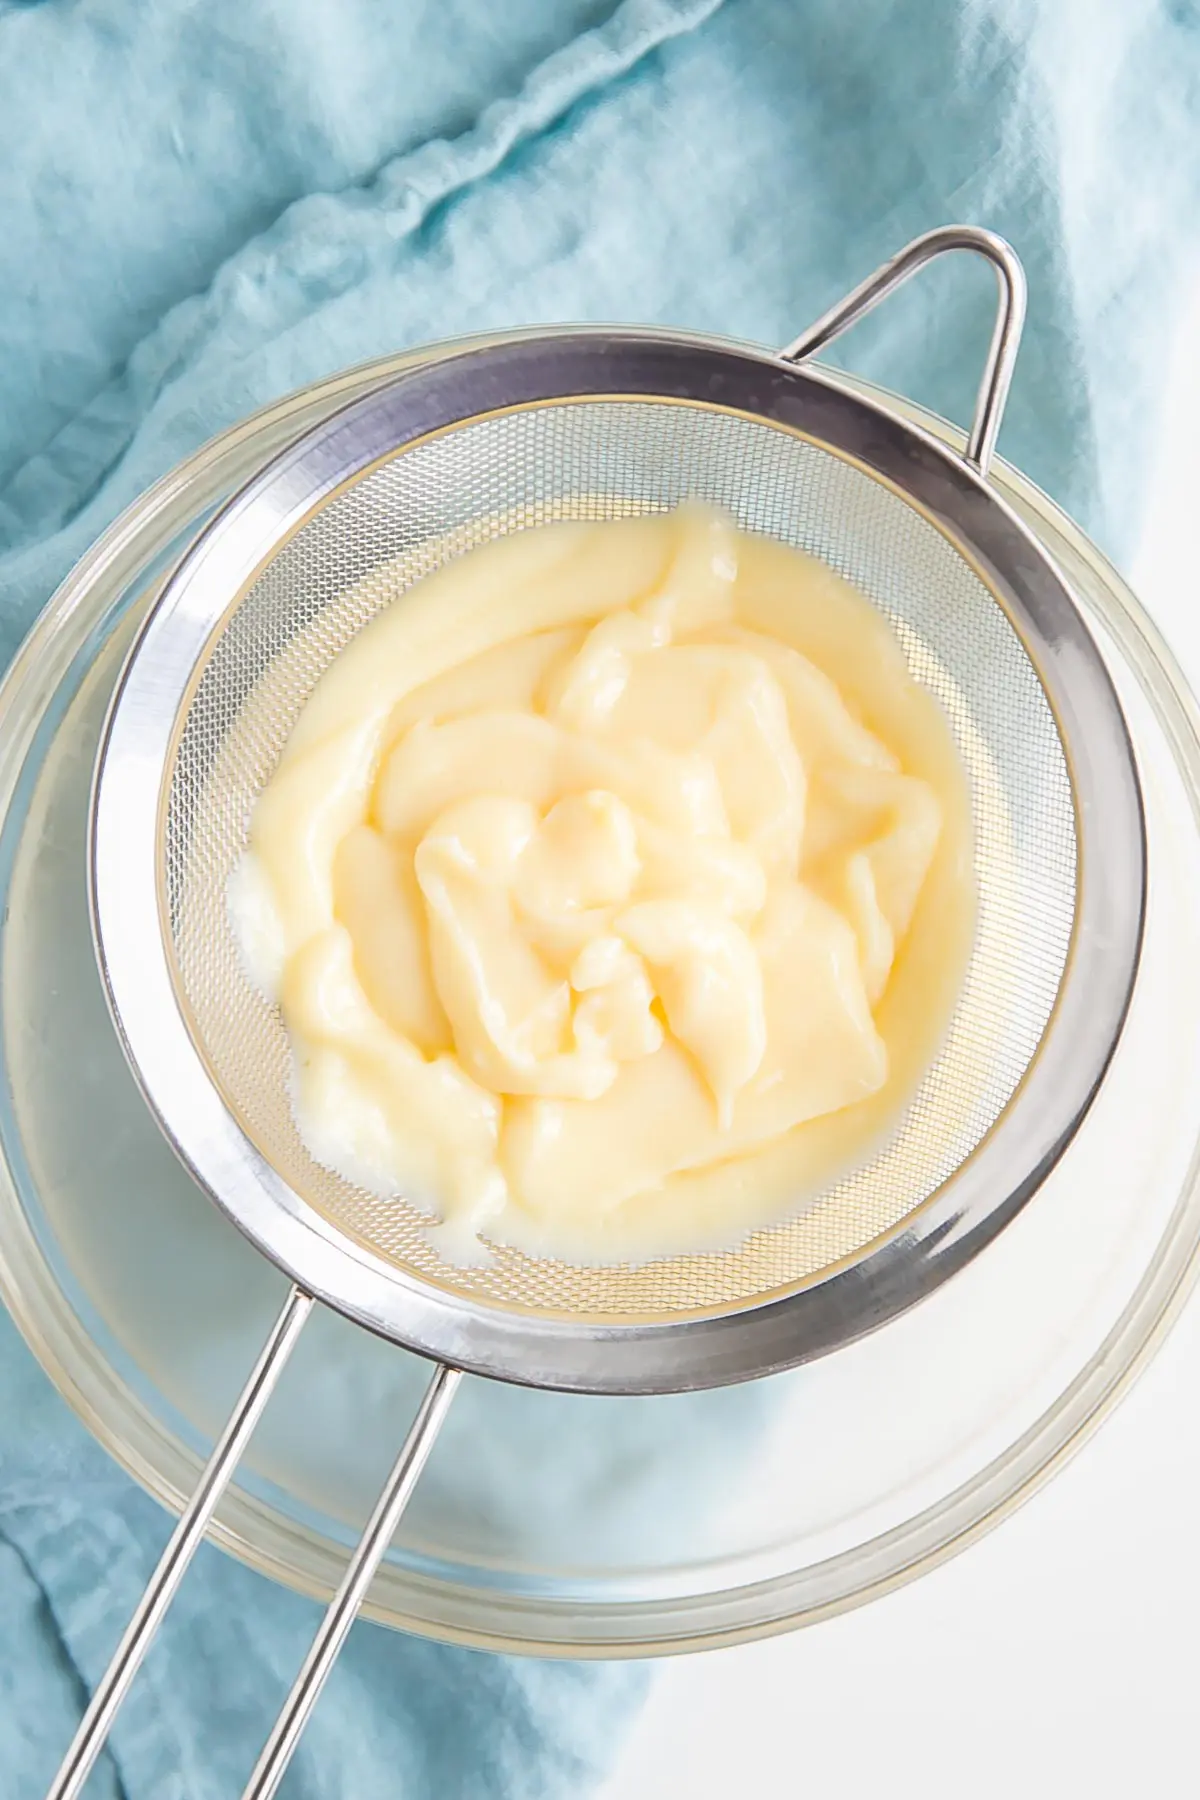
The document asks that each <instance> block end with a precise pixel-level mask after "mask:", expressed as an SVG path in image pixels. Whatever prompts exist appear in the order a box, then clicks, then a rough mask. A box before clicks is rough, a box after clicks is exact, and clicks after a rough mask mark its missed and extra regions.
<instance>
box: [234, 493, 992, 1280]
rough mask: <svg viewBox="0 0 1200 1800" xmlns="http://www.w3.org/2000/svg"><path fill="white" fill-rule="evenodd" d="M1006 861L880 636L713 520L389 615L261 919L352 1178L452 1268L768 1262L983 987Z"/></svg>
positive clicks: (533, 568) (285, 826)
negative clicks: (520, 1248) (964, 991)
mask: <svg viewBox="0 0 1200 1800" xmlns="http://www.w3.org/2000/svg"><path fill="white" fill-rule="evenodd" d="M805 652H809V654H805ZM810 655H811V657H812V660H810ZM819 665H823V666H819ZM968 850H969V834H968V829H967V809H966V797H965V784H964V781H963V777H962V772H961V770H960V768H959V765H958V762H957V759H956V757H955V754H954V750H953V745H952V743H951V740H950V735H949V731H948V728H947V726H946V723H945V721H944V719H943V718H942V715H941V714H940V712H939V710H938V708H937V706H936V704H935V703H934V702H933V701H932V699H931V698H930V697H929V695H928V694H926V693H925V692H924V690H922V689H920V688H919V687H918V686H917V685H916V684H915V683H914V682H913V680H912V678H911V677H910V676H909V674H908V671H907V667H906V665H905V663H904V659H903V656H902V654H901V652H900V649H899V646H898V644H897V643H896V641H895V639H894V638H893V637H892V635H891V633H890V631H889V630H888V628H887V626H886V625H885V623H884V622H883V620H882V619H881V618H880V616H879V615H878V614H877V613H876V612H875V610H874V609H873V608H872V607H870V606H869V604H868V603H867V602H866V601H864V600H863V599H862V598H861V596H859V595H857V594H855V593H854V592H853V590H851V589H849V588H848V587H847V586H846V585H845V584H844V583H842V582H840V581H839V580H838V579H837V578H836V577H835V576H833V575H832V574H831V573H830V572H829V571H828V570H827V569H825V568H824V567H823V566H822V565H819V564H817V563H815V562H813V561H811V560H810V559H807V558H805V557H803V556H801V555H800V554H799V553H798V552H794V551H791V550H787V549H784V548H782V547H781V546H779V545H777V544H774V543H771V542H769V541H767V540H764V539H758V538H754V537H750V536H747V535H744V534H741V533H739V532H738V531H737V530H736V529H735V528H734V526H733V525H732V523H731V522H730V521H728V520H727V519H726V518H725V517H724V516H723V515H721V514H718V513H713V512H709V511H705V510H701V509H698V508H687V509H683V510H682V511H681V512H680V513H678V514H676V515H674V516H672V517H670V518H649V519H635V520H628V521H622V522H620V523H607V524H602V525H587V524H563V525H555V526H551V527H545V528H542V529H540V530H536V531H526V532H521V533H517V534H515V535H513V536H510V537H506V538H501V539H498V540H497V541H496V542H494V543H492V544H490V545H487V546H486V547H484V548H482V549H479V550H476V551H473V552H471V553H470V554H468V555H465V556H463V557H460V558H459V559H457V560H455V561H453V562H451V563H449V564H448V565H447V566H446V567H445V568H444V569H442V570H440V571H439V572H438V573H437V574H436V575H433V576H431V577H429V578H427V579H426V580H425V581H423V582H421V583H420V584H419V585H418V586H417V587H415V588H414V589H412V590H411V591H410V592H409V593H408V594H407V595H405V596H404V598H403V599H402V600H401V601H400V602H398V603H397V604H395V605H394V606H392V607H390V608H389V609H388V610H387V611H385V612H384V613H382V614H381V615H379V616H378V617H377V618H376V619H375V620H374V621H373V622H372V623H371V624H370V625H369V626H368V627H366V629H365V630H363V631H362V632H361V633H360V634H359V636H358V637H357V638H355V639H354V641H353V642H352V643H351V644H350V645H349V646H348V647H347V649H346V650H344V651H343V652H342V654H341V656H340V657H338V659H337V660H336V661H335V663H334V664H333V665H332V666H331V667H330V668H329V670H328V671H327V673H326V675H325V676H324V678H323V679H322V681H321V682H320V683H319V684H318V686H317V688H316V689H315V691H314V693H313V694H312V696H311V698H310V700H309V701H308V703H307V705H306V707H305V709H304V711H303V713H302V714H301V716H300V719H299V721H298V723H297V725H296V728H295V730H294V732H293V734H292V737H291V739H290V741H289V743H288V745H287V748H286V750H285V752H284V755H283V757H282V759H281V761H280V764H279V767H278V769H277V771H276V773H275V775H274V777H273V778H272V780H271V782H270V783H269V785H268V786H267V788H266V789H265V790H264V792H263V794H262V796H261V797H260V800H259V802H258V805H257V807H256V809H255V812H254V817H253V821H252V826H251V848H250V851H249V853H248V855H247V857H246V859H245V860H244V862H243V864H242V865H241V867H240V868H239V870H238V871H237V874H236V876H235V879H234V882H233V884H232V886H231V907H232V911H233V914H234V918H235V921H236V923H237V926H238V929H239V933H240V937H241V941H242V943H243V947H244V949H245V953H246V957H247V962H248V965H249V966H250V967H251V968H252V970H253V971H254V972H255V974H256V977H257V979H258V980H259V981H260V983H261V984H262V985H263V986H264V987H265V988H266V989H267V990H268V991H269V992H271V993H272V994H273V995H274V996H275V997H276V998H277V999H278V1002H279V1004H280V1006H281V1008H282V1011H283V1016H284V1019H285V1022H286V1024H287V1026H288V1029H289V1031H290V1033H291V1036H292V1040H293V1044H294V1047H295V1051H296V1060H297V1118H298V1122H299V1124H300V1127H301V1130H302V1133H303V1135H304V1136H305V1139H306V1141H307V1142H308V1143H309V1145H310V1148H312V1150H313V1151H314V1153H315V1154H316V1155H317V1156H318V1157H319V1158H320V1160H322V1161H323V1162H325V1163H327V1164H328V1165H330V1166H333V1167H336V1168H338V1169H340V1170H342V1171H343V1172H344V1173H346V1174H348V1175H350V1176H352V1177H353V1178H355V1179H358V1180H361V1181H365V1182H367V1183H368V1184H369V1185H370V1186H372V1187H373V1188H375V1189H377V1190H379V1191H384V1192H396V1193H403V1194H405V1195H408V1196H409V1197H411V1198H413V1199H414V1200H416V1201H418V1202H419V1203H421V1204H423V1205H425V1206H426V1207H428V1208H429V1209H430V1210H431V1211H433V1212H435V1213H436V1214H437V1215H438V1217H439V1219H440V1220H441V1221H442V1223H441V1224H440V1225H439V1226H438V1227H437V1228H436V1229H437V1233H438V1241H439V1245H440V1247H441V1248H442V1249H443V1251H444V1252H445V1253H446V1254H448V1255H452V1256H456V1257H458V1258H460V1259H461V1258H464V1257H466V1258H470V1257H477V1256H479V1255H480V1254H485V1252H484V1251H483V1249H482V1247H481V1245H480V1241H479V1234H480V1233H481V1232H482V1233H484V1234H485V1236H487V1237H491V1238H493V1239H495V1240H497V1241H515V1242H518V1243H521V1244H522V1245H524V1246H525V1247H527V1248H530V1249H533V1250H536V1251H539V1252H545V1253H555V1252H558V1253H562V1254H569V1255H576V1256H578V1255H581V1254H582V1255H592V1256H596V1257H600V1258H602V1259H604V1260H610V1259H615V1258H620V1257H624V1256H627V1255H644V1254H647V1253H652V1252H653V1251H655V1250H658V1251H664V1250H675V1249H686V1248H699V1247H701V1246H704V1245H709V1244H711V1243H714V1242H731V1241H735V1240H736V1239H737V1237H738V1236H740V1235H741V1233H742V1232H744V1231H745V1230H746V1229H747V1228H749V1226H750V1225H752V1224H755V1223H759V1222H761V1221H762V1219H763V1218H765V1217H770V1216H772V1215H774V1216H778V1213H779V1211H780V1210H787V1202H788V1199H789V1198H790V1199H791V1200H792V1201H793V1203H794V1201H795V1199H796V1197H797V1195H798V1194H799V1193H800V1191H801V1190H802V1189H804V1188H805V1187H809V1188H810V1187H811V1185H812V1183H813V1181H814V1180H817V1179H819V1178H820V1177H821V1175H822V1174H823V1173H828V1172H829V1170H830V1169H831V1168H832V1167H833V1166H834V1164H835V1163H838V1162H844V1161H845V1159H846V1156H847V1155H848V1154H849V1153H851V1152H852V1151H853V1149H855V1148H857V1149H859V1150H860V1151H861V1149H862V1148H863V1147H864V1146H865V1144H866V1143H867V1141H868V1139H869V1138H870V1137H871V1136H872V1135H873V1134H877V1133H878V1130H879V1128H880V1126H881V1124H882V1123H884V1122H885V1120H886V1116H887V1114H888V1113H889V1112H890V1113H893V1114H894V1111H895V1109H896V1107H897V1106H898V1104H899V1103H900V1102H901V1101H902V1100H903V1098H904V1097H905V1096H906V1095H907V1093H908V1092H910V1091H911V1088H912V1085H913V1082H914V1080H915V1078H916V1076H917V1075H918V1074H919V1072H920V1069H921V1067H922V1066H923V1065H924V1063H925V1062H926V1061H927V1060H928V1058H929V1056H930V1055H931V1054H932V1051H933V1050H934V1048H935V1047H936V1042H937V1038H938V1034H939V1033H940V1031H941V1029H942V1028H943V1027H944V1024H945V1021H946V1018H947V1016H948V1011H949V1004H950V1001H951V1000H952V997H953V993H954V991H955V990H956V988H957V984H958V981H959V978H960V976H961V972H962V968H963V965H964V961H965V955H966V948H967V945H968V943H969V939H970V918H971V882H970V873H969V861H970V859H969V854H968ZM920 913H926V914H928V917H927V918H926V919H925V920H924V921H921V920H919V919H918V914H920ZM922 923H923V924H924V927H925V929H924V931H923V932H922V931H921V930H919V929H918V926H919V925H921V924H922ZM931 933H932V935H931ZM939 942H940V951H938V950H937V948H936V946H937V944H938V943H939ZM910 945H911V947H912V948H913V949H914V951H915V966H916V975H915V978H914V977H913V976H910V978H909V980H908V981H907V982H905V981H903V980H902V979H901V977H902V975H903V973H904V971H903V967H902V965H903V962H904V957H905V955H907V953H908V951H909V948H910ZM898 953H900V954H899V960H898ZM894 990H898V991H894ZM818 1121H820V1122H821V1125H820V1126H818V1125H817V1123H816V1122H818ZM831 1125H832V1129H831ZM806 1133H807V1134H808V1135H807V1139H806ZM759 1177H761V1179H759Z"/></svg>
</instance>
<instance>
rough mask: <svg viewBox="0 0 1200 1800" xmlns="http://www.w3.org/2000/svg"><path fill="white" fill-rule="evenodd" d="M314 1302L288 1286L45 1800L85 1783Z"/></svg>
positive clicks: (66, 1797) (68, 1799)
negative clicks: (269, 1332)
mask: <svg viewBox="0 0 1200 1800" xmlns="http://www.w3.org/2000/svg"><path fill="white" fill-rule="evenodd" d="M312 1307H313V1300H312V1297H311V1295H309V1294H306V1293H303V1292H302V1291H301V1289H299V1288H296V1287H293V1288H292V1289H291V1291H290V1293H289V1294H288V1297H287V1300H286V1301H285V1303H284V1306H283V1310H282V1311H281V1313H280V1314H279V1317H278V1319H277V1320H276V1321H275V1324H274V1327H273V1328H272V1331H271V1334H270V1336H269V1337H268V1339H267V1341H266V1343H265V1344H264V1345H263V1348H262V1351H261V1353H260V1355H259V1358H258V1361H257V1362H256V1363H255V1365H254V1369H253V1371H252V1373H251V1375H250V1378H249V1380H248V1381H247V1383H246V1385H245V1387H244V1388H243V1389H242V1392H241V1394H240V1395H239V1397H238V1400H237V1402H236V1404H235V1406H234V1408H233V1411H232V1413H231V1414H230V1415H229V1419H228V1421H227V1423H226V1425H225V1429H224V1431H223V1432H222V1433H221V1436H220V1437H219V1439H218V1440H217V1443H216V1445H215V1446H214V1449H213V1453H212V1455H211V1456H210V1457H209V1460H208V1462H207V1464H206V1465H205V1469H204V1473H203V1475H201V1477H200V1481H199V1483H198V1485H197V1487H196V1491H195V1493H194V1494H193V1495H192V1497H191V1499H190V1501H189V1502H188V1504H187V1507H186V1508H185V1510H184V1511H183V1513H182V1514H181V1515H180V1518H179V1522H178V1524H177V1525H176V1527H175V1529H174V1531H173V1532H172V1533H171V1536H170V1539H169V1541H168V1543H167V1547H166V1549H165V1550H164V1551H163V1553H162V1556H161V1557H160V1559H159V1563H158V1567H157V1568H156V1569H155V1571H154V1573H153V1575H152V1576H151V1577H150V1580H149V1582H148V1583H147V1586H146V1591H145V1593H144V1594H143V1595H142V1598H141V1600H140V1601H139V1602H138V1607H137V1611H136V1612H135V1613H134V1615H133V1617H132V1619H131V1620H130V1621H129V1624H128V1625H127V1626H126V1628H125V1632H124V1634H123V1636H122V1638H121V1641H120V1643H119V1644H118V1645H117V1648H116V1650H115V1651H114V1653H113V1657H112V1661H111V1662H110V1663H109V1665H108V1668H107V1669H106V1670H105V1672H104V1675H103V1677H102V1678H101V1680H100V1683H99V1685H98V1686H97V1688H96V1691H95V1693H94V1694H93V1695H92V1698H91V1702H90V1703H89V1705H88V1708H87V1711H86V1712H85V1713H84V1715H83V1718H82V1720H81V1721H80V1724H79V1729H78V1731H77V1732H76V1733H75V1737H74V1739H73V1741H72V1743H71V1747H70V1749H69V1750H68V1751H67V1754H66V1756H65V1757H64V1759H63V1762H62V1766H61V1768H60V1769H59V1771H58V1774H57V1775H56V1776H55V1778H54V1783H53V1786H52V1787H51V1788H50V1791H49V1793H48V1795H47V1800H75V1796H76V1795H77V1794H79V1793H80V1791H81V1790H82V1788H83V1785H84V1783H85V1782H86V1780H87V1778H88V1775H89V1774H90V1773H91V1770H92V1766H93V1764H94V1763H95V1761H96V1758H97V1757H98V1756H99V1754H100V1752H101V1750H102V1749H103V1748H104V1741H105V1739H106V1738H107V1736H108V1734H109V1731H110V1729H111V1727H112V1723H113V1720H114V1719H115V1718H116V1716H117V1713H118V1712H119V1711H120V1708H121V1704H122V1702H123V1701H124V1699H125V1696H126V1694H127V1693H128V1692H129V1688H130V1686H131V1684H132V1682H133V1678H134V1676H135V1675H136V1674H137V1671H138V1669H139V1667H140V1666H141V1663H142V1659H143V1657H144V1656H145V1654H146V1652H147V1650H148V1649H149V1648H150V1645H151V1644H152V1643H153V1641H154V1637H155V1634H156V1632H157V1631H158V1628H159V1626H160V1625H161V1623H162V1621H163V1618H164V1616H165V1615H166V1612H167V1609H168V1607H169V1606H170V1604H171V1601H172V1600H173V1599H174V1597H175V1594H176V1591H177V1589H178V1587H179V1584H180V1582H181V1581H182V1580H183V1577H184V1573H185V1572H186V1570H187V1567H188V1564H189V1563H190V1562H191V1560H192V1557H193V1556H194V1555H195V1553H196V1551H197V1550H198V1548H199V1547H200V1544H201V1542H202V1540H203V1538H204V1534H205V1531H206V1530H207V1529H208V1525H209V1523H210V1521H211V1519H212V1516H213V1513H214V1512H215V1510H216V1507H217V1503H218V1501H219V1500H220V1498H221V1496H222V1494H223V1493H224V1492H225V1489H226V1487H227V1486H228V1485H229V1480H230V1477H231V1476H232V1474H233V1472H234V1470H235V1469H236V1468H237V1465H238V1462H239V1460H240V1458H241V1455H242V1452H243V1451H244V1450H245V1448H246V1445H247V1443H248V1442H249V1440H250V1437H251V1434H252V1433H253V1431H254V1428H255V1426H256V1425H257V1424H258V1421H259V1419H260V1418H261V1416H262V1412H263V1408H264V1407H265V1406H266V1404H267V1401H268V1399H269V1398H270V1396H271V1392H272V1390H273V1389H274V1387H275V1383H276V1382H277V1381H278V1379H279V1376H280V1375H281V1373H282V1372H283V1368H284V1365H285V1363H286V1362H287V1359H288V1357H289V1356H290V1355H291V1353H292V1350H293V1349H294V1348H295V1344H296V1340H297V1338H298V1337H299V1336H300V1332H301V1330H302V1329H303V1327H304V1322H305V1320H306V1319H307V1318H308V1315H309V1313H310V1312H311V1311H312Z"/></svg>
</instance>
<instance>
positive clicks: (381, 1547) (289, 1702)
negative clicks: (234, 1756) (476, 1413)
mask: <svg viewBox="0 0 1200 1800" xmlns="http://www.w3.org/2000/svg"><path fill="white" fill-rule="evenodd" d="M461 1380H462V1372H461V1370H459V1369H451V1368H448V1367H447V1366H446V1365H445V1364H444V1363H439V1364H438V1365H437V1366H436V1367H435V1369H434V1374H433V1378H432V1380H431V1381H430V1383H429V1386H428V1387H427V1388H426V1390H425V1397H424V1399H423V1400H422V1401H421V1405H420V1409H419V1410H418V1412H417V1416H416V1418H415V1419H414V1420H413V1423H412V1427H411V1429H410V1431H409V1434H408V1436H407V1438H406V1439H405V1441H404V1446H403V1448H402V1449H401V1451H400V1454H399V1456H398V1457H397V1458H396V1461H395V1464H394V1465H393V1468H392V1472H391V1474H390V1475H389V1476H388V1479H387V1482H386V1484H385V1486H384V1489H383V1492H382V1493H381V1494H380V1496H379V1499H378V1500H377V1501H376V1504H375V1510H374V1512H373V1513H372V1514H371V1517H370V1518H369V1519H368V1521H367V1524H366V1527H365V1529H364V1531H363V1534H362V1537H361V1538H360V1539H359V1541H358V1547H357V1549H356V1550H355V1552H354V1554H353V1556H352V1557H351V1558H350V1561H349V1563H348V1564H347V1566H346V1571H345V1573H344V1575H343V1576H342V1579H341V1582H340V1584H339V1586H338V1590H337V1593H336V1594H335V1595H334V1597H333V1599H332V1600H331V1601H330V1603H329V1608H328V1611H327V1612H326V1614H325V1617H324V1618H323V1619H322V1621H321V1624H320V1627H319V1629H318V1631H317V1635H316V1637H315V1638H314V1639H313V1642H312V1647H311V1648H310V1650H309V1652H308V1655H307V1656H306V1657H305V1659H304V1664H303V1667H302V1668H301V1670H300V1673H299V1675H297V1677H296V1680H295V1683H294V1684H293V1687H292V1691H291V1693H290V1694H289V1695H288V1697H287V1699H286V1700H285V1701H284V1703H283V1708H282V1710H281V1711H280V1714H279V1717H278V1718H277V1719H276V1721H275V1726H274V1729H273V1730H272V1732H271V1735H270V1737H269V1738H268V1740H267V1742H266V1745H265V1746H264V1748H263V1752H262V1755H261V1756H260V1757H259V1759H258V1762H257V1763H256V1764H255V1767H254V1773H253V1774H252V1775H251V1777H250V1780H249V1781H248V1782H247V1784H246V1788H245V1791H244V1793H243V1795H242V1800H271V1796H272V1795H273V1794H274V1793H275V1790H276V1789H277V1788H278V1786H279V1783H280V1782H281V1781H282V1780H283V1776H284V1772H285V1771H286V1769H287V1766H288V1764H289V1762H290V1761H291V1760H292V1753H293V1751H294V1750H295V1748H296V1745H297V1744H298V1743H299V1742H300V1734H301V1733H302V1732H303V1730H304V1727H305V1725H306V1724H307V1723H308V1717H309V1714H310V1713H311V1712H312V1709H313V1707H314V1706H315V1705H316V1702H317V1696H318V1695H319V1694H320V1692H321V1689H322V1688H323V1687H324V1685H325V1682H326V1680H327V1678H328V1676H329V1673H330V1671H331V1670H332V1668H333V1665H334V1663H335V1662H336V1661H337V1658H338V1653H339V1651H340V1650H341V1648H342V1645H343V1644H344V1643H345V1641H346V1636H347V1633H348V1632H349V1630H350V1627H351V1625H353V1623H354V1620H355V1618H356V1617H357V1614H358V1611H359V1608H360V1607H361V1605H362V1603H363V1601H364V1599H365V1598H366V1595H367V1590H368V1588H369V1587H370V1585H371V1581H372V1579H373V1577H374V1575H375V1571H376V1569H378V1567H379V1565H380V1563H381V1562H382V1561H383V1557H384V1554H385V1552H386V1551H387V1547H388V1545H389V1544H390V1543H391V1541H392V1538H393V1537H394V1536H395V1532H396V1527H397V1525H398V1524H399V1523H400V1516H401V1514H402V1513H403V1511H404V1509H405V1507H406V1506H407V1505H408V1502H409V1499H410V1497H411V1495H412V1491H413V1489H414V1487H415V1486H416V1485H417V1481H418V1480H419V1478H420V1475H421V1471H422V1470H423V1469H424V1467H425V1462H426V1459H427V1458H428V1456H429V1452H430V1451H431V1450H432V1448H433V1444H434V1439H435V1438H436V1437H437V1434H438V1431H439V1430H440V1429H441V1425H442V1421H443V1419H444V1418H445V1416H446V1413H447V1411H448V1409H449V1406H450V1402H451V1401H452V1400H453V1398H454V1395H455V1391H456V1390H457V1387H458V1384H459V1382H460V1381H461Z"/></svg>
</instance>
